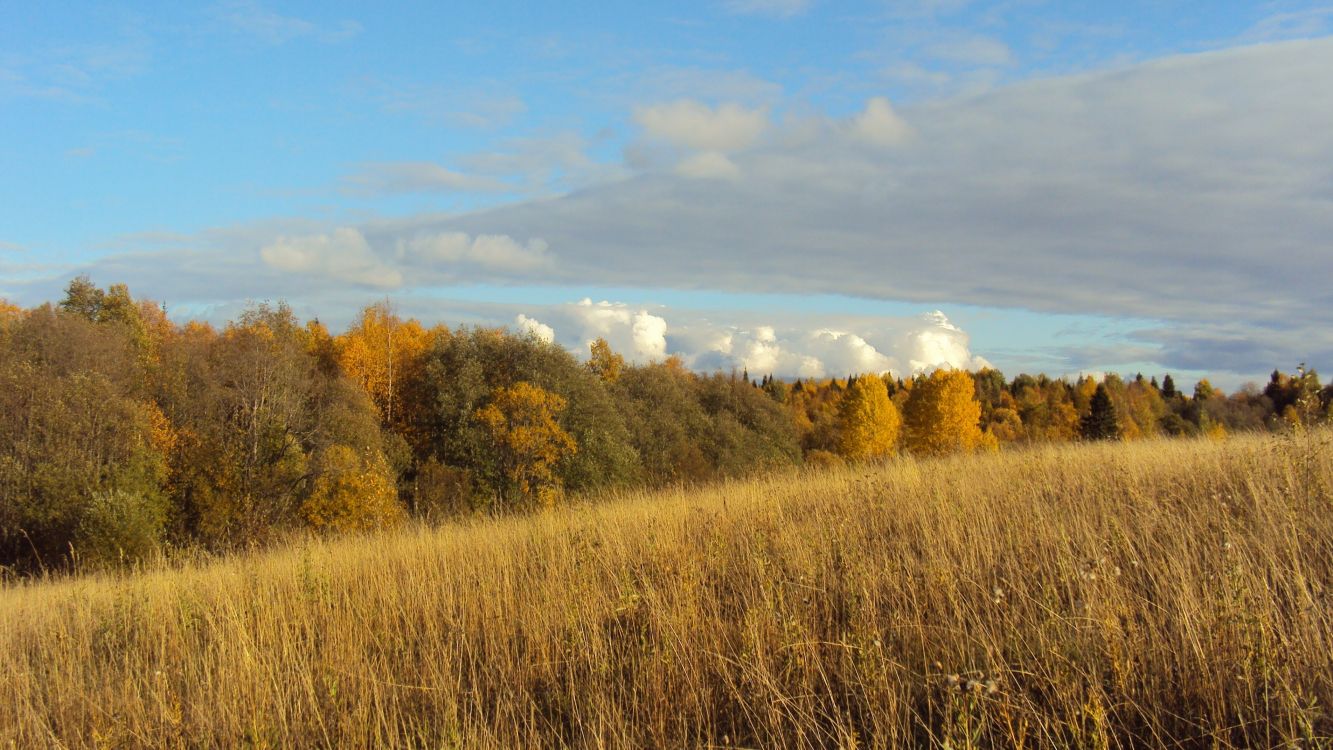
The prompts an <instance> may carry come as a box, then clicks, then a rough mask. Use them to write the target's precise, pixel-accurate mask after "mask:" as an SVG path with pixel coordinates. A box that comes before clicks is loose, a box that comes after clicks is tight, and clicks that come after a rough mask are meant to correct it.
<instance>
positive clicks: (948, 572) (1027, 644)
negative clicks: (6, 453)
mask: <svg viewBox="0 0 1333 750" xmlns="http://www.w3.org/2000/svg"><path fill="white" fill-rule="evenodd" d="M1331 479H1333V448H1330V447H1329V436H1328V435H1324V434H1315V435H1307V436H1306V437H1304V438H1271V437H1255V438H1236V439H1233V440H1230V441H1228V442H1225V443H1209V442H1194V441H1172V442H1148V443H1140V444H1133V445H1107V446H1093V447H1061V448H1052V449H1048V450H1036V451H1031V452H1015V453H1003V454H999V455H992V456H985V457H975V458H959V459H951V460H942V461H930V462H927V461H921V462H916V461H911V460H899V461H895V462H892V463H889V464H887V465H883V466H876V467H860V468H853V469H846V470H837V471H832V472H830V473H809V474H782V475H778V476H773V477H769V478H765V479H760V480H755V481H750V482H735V483H729V484H724V485H720V486H716V487H712V488H709V489H705V490H699V491H675V492H663V493H653V494H635V495H629V496H624V497H621V498H618V499H615V500H614V501H612V502H608V503H602V504H598V505H595V506H582V507H576V508H571V509H566V510H560V511H553V512H549V513H547V514H544V515H540V516H536V517H530V518H509V519H501V520H488V521H475V522H469V523H462V524H457V525H450V526H446V527H443V528H440V529H436V530H424V529H423V530H419V531H414V532H409V533H404V534H399V535H394V536H386V537H375V538H354V539H346V540H342V541H334V542H327V541H325V542H321V541H312V542H309V543H306V544H303V545H299V546H293V547H291V548H288V549H285V550H282V551H279V552H274V553H266V554H256V555H253V556H248V557H240V558H235V559H232V560H228V561H224V562H218V563H213V564H207V565H200V566H194V567H186V568H183V569H175V570H156V571H148V572H143V573H139V574H136V575H132V576H126V577H119V578H110V577H108V578H99V577H92V578H82V579H75V580H69V581H63V582H51V583H38V584H28V585H22V586H10V587H9V588H6V589H4V590H0V746H17V747H42V746H71V747H89V746H112V747H126V746H149V747H175V746H206V747H212V746H227V747H235V746H259V747H277V746H300V747H318V746H331V747H333V746H336V747H372V746H431V747H440V746H445V747H539V746H548V747H551V746H578V747H599V746H600V747H700V746H725V747H756V746H762V747H828V746H844V747H851V746H857V747H896V746H929V745H934V746H944V745H946V744H947V745H948V746H950V747H966V746H987V747H1045V746H1052V745H1062V746H1079V747H1094V746H1103V747H1105V746H1127V745H1130V744H1133V745H1136V746H1162V745H1173V746H1186V747H1190V746H1198V747H1204V746H1210V747H1211V746H1223V747H1227V746H1231V747H1241V746H1274V745H1278V744H1282V743H1284V742H1288V741H1293V740H1312V739H1318V738H1322V739H1323V741H1324V742H1330V741H1333V740H1330V737H1331V736H1333V713H1331V712H1333V708H1331V707H1333V657H1330V654H1331V653H1333V601H1330V593H1331V592H1333V490H1331V488H1330V480H1331ZM1302 746H1304V745H1302Z"/></svg>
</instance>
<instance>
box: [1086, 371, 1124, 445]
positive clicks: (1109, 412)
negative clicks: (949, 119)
mask: <svg viewBox="0 0 1333 750" xmlns="http://www.w3.org/2000/svg"><path fill="white" fill-rule="evenodd" d="M1079 435H1080V436H1081V437H1082V438H1083V439H1084V440H1118V439H1120V435H1121V430H1120V423H1119V421H1118V420H1117V419H1116V411H1115V404H1113V403H1112V402H1111V394H1110V393H1108V392H1107V390H1106V384H1105V383H1101V384H1098V385H1097V388H1096V390H1094V391H1093V393H1092V399H1091V401H1090V402H1089V404H1088V413H1087V414H1085V415H1083V418H1082V419H1081V420H1080V421H1079Z"/></svg>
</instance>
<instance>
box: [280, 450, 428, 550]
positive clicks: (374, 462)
mask: <svg viewBox="0 0 1333 750" xmlns="http://www.w3.org/2000/svg"><path fill="white" fill-rule="evenodd" d="M313 464H314V481H313V486H312V488H311V491H310V494H309V495H308V496H307V497H306V499H305V501H304V502H303V503H302V505H301V515H302V517H303V518H304V519H305V521H306V523H307V524H309V525H310V526H311V527H312V528H314V529H316V530H321V531H324V530H327V531H338V532H348V531H368V530H371V529H379V528H385V527H388V526H392V525H395V524H397V523H399V522H401V521H402V520H403V516H404V513H403V508H402V506H401V505H399V503H398V493H397V491H396V490H395V488H394V477H393V472H392V471H391V470H390V468H389V464H388V462H387V461H386V460H385V459H384V455H383V454H382V453H380V452H378V451H373V450H362V451H358V450H357V449H355V448H353V447H351V446H347V445H331V446H329V447H327V448H325V449H323V450H322V451H320V453H319V454H318V455H317V457H316V459H315V460H314V461H313Z"/></svg>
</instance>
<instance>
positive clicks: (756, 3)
mask: <svg viewBox="0 0 1333 750" xmlns="http://www.w3.org/2000/svg"><path fill="white" fill-rule="evenodd" d="M723 7H725V8H726V9H727V11H728V12H730V13H737V14H741V15H760V16H775V17H777V18H790V17H792V16H796V15H800V14H801V13H804V12H805V11H807V10H809V8H810V0H725V2H724V3H723Z"/></svg>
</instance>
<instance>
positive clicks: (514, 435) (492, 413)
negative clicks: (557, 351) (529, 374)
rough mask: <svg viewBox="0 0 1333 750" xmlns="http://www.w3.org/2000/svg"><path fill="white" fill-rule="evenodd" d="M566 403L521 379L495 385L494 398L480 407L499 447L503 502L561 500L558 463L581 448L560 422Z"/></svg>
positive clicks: (479, 419) (480, 415)
mask: <svg viewBox="0 0 1333 750" xmlns="http://www.w3.org/2000/svg"><path fill="white" fill-rule="evenodd" d="M566 406H567V402H566V401H565V399H564V398H562V397H560V396H559V395H556V394H554V393H551V392H549V391H546V390H544V389H542V388H540V387H538V386H536V385H533V384H532V383H528V382H519V383H515V384H514V385H512V386H509V387H506V388H500V389H498V390H496V391H495V392H494V393H492V394H491V399H490V403H488V404H486V405H485V406H483V407H482V408H480V409H478V410H477V411H476V414H475V415H474V419H475V420H476V421H477V422H478V423H479V424H481V425H482V426H483V427H484V428H485V429H486V431H487V432H488V433H489V434H490V437H491V439H492V440H493V441H494V443H495V446H496V448H497V451H496V454H497V455H496V464H497V466H496V469H497V471H498V474H499V476H500V487H501V495H500V499H501V501H502V502H506V501H509V502H514V501H517V502H520V503H524V502H534V501H535V502H537V503H540V504H542V505H550V504H553V503H555V502H556V501H558V500H559V498H560V495H561V492H562V487H561V483H560V480H559V477H558V476H557V475H556V472H555V466H556V464H557V463H559V462H560V461H561V460H562V459H564V458H565V457H567V456H571V455H573V454H574V453H575V452H576V451H577V450H578V445H577V444H576V443H575V442H574V439H573V438H572V437H570V436H569V433H567V432H565V430H564V429H563V428H561V427H560V425H559V423H557V422H556V416H557V415H558V414H560V413H561V412H563V411H564V410H565V407H566Z"/></svg>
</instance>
